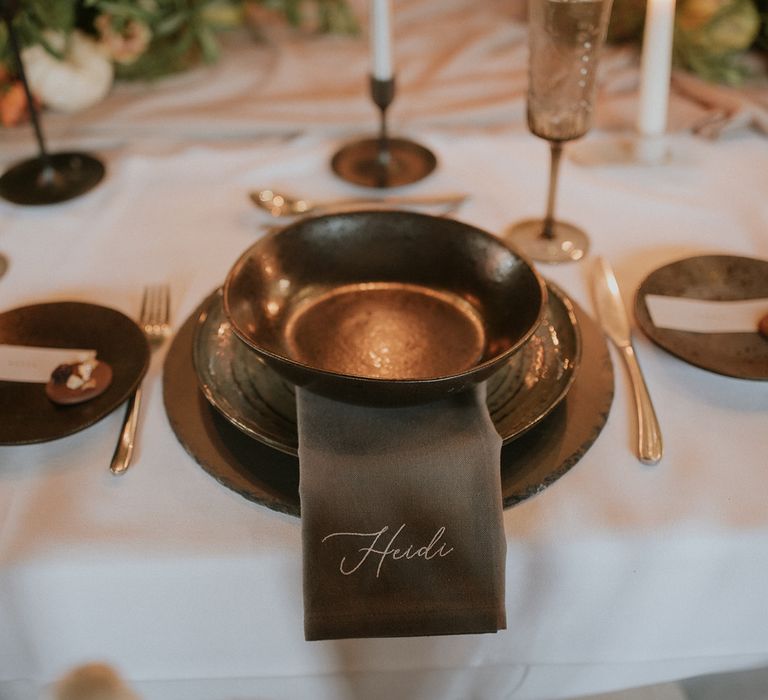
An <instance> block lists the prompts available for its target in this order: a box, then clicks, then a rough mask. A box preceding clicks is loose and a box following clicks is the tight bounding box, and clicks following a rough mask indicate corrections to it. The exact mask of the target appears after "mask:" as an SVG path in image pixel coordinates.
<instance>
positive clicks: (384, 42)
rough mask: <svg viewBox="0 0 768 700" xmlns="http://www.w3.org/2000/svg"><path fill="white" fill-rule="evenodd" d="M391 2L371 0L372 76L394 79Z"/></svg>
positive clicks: (377, 78)
mask: <svg viewBox="0 0 768 700" xmlns="http://www.w3.org/2000/svg"><path fill="white" fill-rule="evenodd" d="M389 3H390V0H371V75H372V76H373V77H374V78H375V79H376V80H390V79H391V78H392V27H391V20H390V4H389Z"/></svg>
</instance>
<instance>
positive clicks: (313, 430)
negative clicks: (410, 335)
mask: <svg viewBox="0 0 768 700" xmlns="http://www.w3.org/2000/svg"><path fill="white" fill-rule="evenodd" d="M297 404H298V426H299V464H300V468H299V471H300V479H299V495H300V497H301V522H302V540H303V557H304V634H305V637H306V639H307V640H317V639H339V638H345V637H404V636H414V635H437V634H467V633H480V632H496V631H497V630H499V629H504V628H505V627H506V614H505V609H504V565H505V557H506V541H505V538H504V527H503V521H502V499H501V477H500V471H499V466H500V456H501V438H500V437H499V435H498V434H497V432H496V430H495V428H494V426H493V423H492V421H491V419H490V417H489V415H488V409H487V407H486V404H485V386H484V385H483V386H480V387H478V388H477V389H474V390H472V391H467V392H464V393H462V394H459V395H456V396H452V397H450V398H448V399H445V400H443V401H439V402H435V403H431V404H426V405H422V406H414V407H406V408H402V407H399V408H370V407H361V406H353V405H350V404H345V403H341V402H337V401H333V400H331V399H327V398H323V397H321V396H317V395H316V394H313V393H311V392H308V391H306V390H303V389H297Z"/></svg>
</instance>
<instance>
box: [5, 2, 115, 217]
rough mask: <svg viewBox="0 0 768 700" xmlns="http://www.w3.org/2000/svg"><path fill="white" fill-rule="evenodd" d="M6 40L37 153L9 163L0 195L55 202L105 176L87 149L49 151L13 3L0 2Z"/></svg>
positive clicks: (29, 201) (21, 201) (19, 201)
mask: <svg viewBox="0 0 768 700" xmlns="http://www.w3.org/2000/svg"><path fill="white" fill-rule="evenodd" d="M0 6H2V14H3V21H4V22H5V25H6V27H7V29H8V42H9V44H10V47H11V51H12V52H13V54H14V57H15V59H16V64H17V66H18V71H19V79H20V80H21V83H22V85H23V87H24V93H25V94H26V96H27V105H28V108H29V118H30V121H31V122H32V128H33V129H34V132H35V139H36V141H37V149H38V155H37V157H35V158H30V159H28V160H24V161H21V162H20V163H16V164H15V165H12V166H11V167H10V168H9V169H8V170H6V171H5V172H4V173H3V174H2V176H0V197H2V198H3V199H7V200H8V201H10V202H14V203H15V204H29V205H40V204H56V203H57V202H65V201H67V200H69V199H74V198H75V197H79V196H80V195H81V194H85V193H86V192H88V191H89V190H91V189H92V188H93V187H95V186H96V185H97V184H98V183H99V182H101V180H102V178H103V177H104V173H105V168H104V164H103V163H102V162H101V161H100V160H98V159H97V158H94V157H93V156H91V155H89V154H87V153H78V152H67V153H49V152H48V149H47V147H46V145H45V138H44V137H43V130H42V127H41V125H40V115H39V113H38V110H37V106H36V105H35V101H34V99H33V97H32V91H31V90H30V87H29V82H28V81H27V76H26V73H25V71H24V64H23V62H22V60H21V49H20V46H19V41H18V37H17V36H16V30H15V29H14V27H13V16H14V14H15V10H16V3H13V2H7V3H0Z"/></svg>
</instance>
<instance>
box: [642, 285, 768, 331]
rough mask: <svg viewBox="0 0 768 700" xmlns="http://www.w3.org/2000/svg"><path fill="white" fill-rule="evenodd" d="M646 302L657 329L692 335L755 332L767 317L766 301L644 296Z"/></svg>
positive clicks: (767, 300) (767, 303)
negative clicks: (686, 332) (687, 332)
mask: <svg viewBox="0 0 768 700" xmlns="http://www.w3.org/2000/svg"><path fill="white" fill-rule="evenodd" d="M645 303H646V306H647V307H648V313H649V314H650V316H651V320H652V321H653V324H654V325H655V326H656V327H657V328H668V329H671V330H677V331H691V332H694V333H756V332H757V326H758V323H759V321H760V319H761V318H762V317H763V316H765V315H766V314H768V299H744V300H739V301H711V300H708V299H689V298H687V297H671V296H662V295H658V294H647V295H646V296H645Z"/></svg>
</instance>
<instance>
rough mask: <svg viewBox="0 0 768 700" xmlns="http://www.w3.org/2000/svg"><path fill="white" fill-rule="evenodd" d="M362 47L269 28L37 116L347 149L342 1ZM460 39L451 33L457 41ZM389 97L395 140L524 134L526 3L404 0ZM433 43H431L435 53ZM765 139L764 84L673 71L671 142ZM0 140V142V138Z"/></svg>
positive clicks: (173, 134) (620, 97)
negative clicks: (436, 133) (194, 61)
mask: <svg viewBox="0 0 768 700" xmlns="http://www.w3.org/2000/svg"><path fill="white" fill-rule="evenodd" d="M351 4H352V6H353V9H354V10H355V13H356V15H357V17H358V19H359V22H360V26H361V27H362V28H363V29H362V32H361V34H360V35H359V36H352V37H347V36H336V35H326V36H320V37H318V36H308V35H307V34H306V33H301V32H296V31H288V30H286V29H285V28H284V27H279V26H277V27H274V26H270V25H267V26H265V27H264V28H263V31H262V32H261V39H260V40H254V37H253V36H251V35H249V34H247V33H245V32H240V33H233V34H232V35H223V36H222V41H223V50H222V56H221V60H220V61H219V62H218V63H216V64H214V65H201V66H199V67H197V68H195V69H193V70H190V71H187V72H184V73H181V74H178V75H173V76H169V77H167V78H165V79H163V80H159V81H155V82H149V83H141V82H139V83H132V82H128V83H126V82H123V83H119V84H116V85H115V86H114V87H113V89H112V91H111V93H110V94H109V95H108V97H107V98H106V99H105V100H103V101H102V102H100V103H98V104H97V105H95V106H94V107H92V108H90V109H87V110H84V111H81V112H78V113H76V114H72V115H66V114H58V113H54V112H46V115H45V128H46V133H47V135H48V137H49V139H50V140H51V141H53V142H55V143H57V144H58V145H61V144H69V143H73V144H77V147H78V148H83V147H90V148H107V147H109V146H111V145H113V142H118V143H125V142H130V143H136V141H137V140H138V139H147V140H150V141H157V140H158V139H162V140H172V141H184V140H199V139H209V138H213V139H249V138H255V137H258V136H264V135H292V134H296V133H298V132H301V131H305V130H311V131H312V132H313V133H316V134H324V135H333V136H335V137H337V138H342V137H343V138H353V137H357V136H358V135H360V134H364V133H373V132H374V131H375V129H376V124H377V116H376V110H375V107H374V105H373V103H372V102H371V99H370V94H369V89H368V73H369V71H370V65H369V46H368V43H369V42H368V37H367V31H366V27H367V13H368V3H367V2H366V1H364V0H352V3H351ZM457 27H461V31H456V28H457ZM393 33H394V49H393V53H394V59H395V64H396V65H395V68H396V75H397V95H396V98H395V101H394V103H393V105H392V107H391V109H390V111H391V121H392V125H391V126H392V128H393V129H394V130H396V131H398V132H403V133H404V134H405V135H408V132H409V131H413V130H414V129H424V128H435V127H451V128H462V129H464V128H467V127H473V128H480V127H506V126H508V125H517V126H518V127H521V128H524V125H525V99H526V91H527V85H528V72H527V54H528V43H527V27H526V24H525V3H524V2H521V1H520V0H517V1H515V2H509V0H490V1H489V2H485V3H483V4H482V9H479V6H478V4H477V3H476V2H472V1H471V0H443V2H440V3H436V2H434V1H433V0H402V1H401V2H398V4H397V8H396V9H395V12H394V14H393ZM432 37H440V41H439V42H435V41H432ZM639 62H640V61H639V49H638V47H637V46H635V45H633V46H629V47H625V46H618V47H617V46H609V47H607V48H606V50H605V52H604V55H603V57H602V58H601V62H600V74H599V78H598V91H599V95H598V108H597V109H596V111H595V128H596V129H598V130H599V129H603V130H607V131H622V132H625V133H626V132H633V131H634V129H635V122H636V118H637V93H638V84H639ZM750 128H752V129H755V130H761V131H763V132H766V131H768V81H767V80H766V79H765V78H762V79H758V78H755V79H754V80H753V81H752V82H750V84H748V85H746V86H744V87H742V88H739V89H735V88H729V87H727V86H715V85H712V84H710V83H707V82H705V81H703V80H702V79H700V78H698V77H697V76H695V75H692V74H690V73H685V72H683V71H675V73H674V76H673V80H672V87H671V93H670V101H669V123H668V131H669V132H676V131H681V130H691V129H692V130H694V131H695V132H696V133H699V134H701V135H702V136H706V137H708V138H715V137H717V136H719V135H720V134H721V133H725V132H732V131H735V130H739V129H741V130H747V129H750ZM6 132H7V133H6ZM23 132H24V136H26V137H27V138H19V136H20V134H19V130H17V129H13V130H0V144H2V146H3V149H4V151H7V152H9V153H11V152H13V153H14V154H15V157H17V158H18V157H21V156H22V155H24V154H27V153H28V152H29V150H30V145H31V144H30V141H31V132H29V130H26V129H25V130H23Z"/></svg>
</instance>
